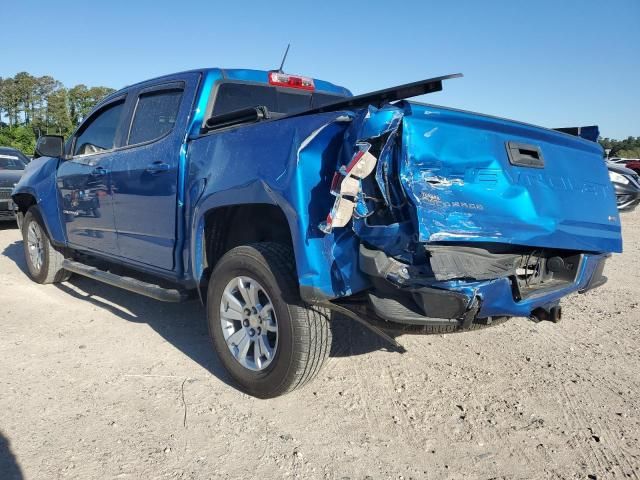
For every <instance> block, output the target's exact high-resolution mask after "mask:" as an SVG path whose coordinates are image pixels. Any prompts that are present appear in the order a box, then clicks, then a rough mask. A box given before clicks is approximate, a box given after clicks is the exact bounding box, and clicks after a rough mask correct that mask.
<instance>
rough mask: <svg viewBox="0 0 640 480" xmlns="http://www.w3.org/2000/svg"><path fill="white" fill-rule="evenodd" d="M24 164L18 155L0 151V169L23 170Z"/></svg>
mask: <svg viewBox="0 0 640 480" xmlns="http://www.w3.org/2000/svg"><path fill="white" fill-rule="evenodd" d="M25 166H26V165H25V163H24V162H23V161H22V160H20V158H19V157H18V155H16V154H13V153H5V152H2V151H0V170H24V169H25Z"/></svg>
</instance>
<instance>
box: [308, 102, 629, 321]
mask: <svg viewBox="0 0 640 480" xmlns="http://www.w3.org/2000/svg"><path fill="white" fill-rule="evenodd" d="M341 152H342V154H341V155H342V156H341V158H340V160H339V162H338V165H337V166H336V171H335V174H334V176H333V181H332V182H331V194H332V195H333V196H334V197H335V198H334V204H333V208H332V209H331V211H330V212H328V215H327V218H326V220H325V221H324V222H322V223H321V224H320V225H319V228H320V229H321V230H322V231H323V232H324V233H325V234H327V235H334V236H335V237H336V238H344V237H345V235H346V236H353V237H355V239H356V241H355V242H353V243H355V245H356V248H357V253H355V254H357V256H358V270H359V272H358V273H359V274H360V275H362V277H363V278H365V279H366V284H367V285H368V287H367V288H364V289H362V291H360V292H352V293H354V294H355V295H352V296H351V297H350V298H348V299H344V298H343V299H339V300H336V301H337V302H338V303H342V304H345V305H346V304H349V305H348V306H350V307H351V308H352V310H358V309H359V312H360V313H361V314H362V312H364V311H365V310H366V312H367V313H368V314H369V316H370V318H371V319H375V320H377V321H379V322H381V325H382V326H386V327H395V328H399V329H403V330H412V331H423V332H428V331H451V330H455V329H464V328H470V327H471V326H473V325H474V324H488V323H491V322H492V321H494V320H495V319H496V318H498V317H509V316H531V317H534V318H537V319H550V320H558V319H559V318H560V315H561V311H560V308H559V301H560V299H561V298H562V297H564V296H566V295H568V294H570V293H573V292H581V293H583V292H586V291H587V290H590V289H592V288H595V287H597V286H599V285H601V284H603V283H604V282H605V281H606V278H605V277H604V276H603V275H602V272H603V267H604V262H605V259H606V258H607V256H608V255H609V254H610V253H611V252H620V251H621V250H622V241H621V233H620V220H619V216H618V213H617V209H616V204H615V195H614V192H613V189H612V186H611V183H610V182H609V180H608V173H607V168H606V166H605V164H604V162H603V159H602V150H601V148H600V147H599V146H598V145H597V144H595V143H593V142H588V141H585V140H582V139H579V138H576V137H572V136H570V135H566V134H563V133H560V132H556V131H552V130H547V129H543V128H539V127H535V126H531V125H526V124H522V123H518V122H513V121H508V120H504V119H498V118H494V117H488V116H484V115H479V114H473V113H469V112H463V111H457V110H452V109H447V108H442V107H435V106H430V105H422V104H417V103H411V102H407V101H399V102H396V103H393V104H388V103H387V104H382V105H380V104H378V105H376V106H373V105H369V106H368V107H367V108H362V109H359V110H354V111H353V115H352V122H351V123H350V126H349V127H348V129H347V130H346V132H345V134H344V141H343V145H342V148H341ZM346 232H350V235H347V233H346ZM356 304H357V305H358V306H357V307H355V306H354V305H356Z"/></svg>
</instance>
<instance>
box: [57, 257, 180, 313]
mask: <svg viewBox="0 0 640 480" xmlns="http://www.w3.org/2000/svg"><path fill="white" fill-rule="evenodd" d="M62 268H64V269H65V270H67V271H68V272H73V273H77V274H78V275H82V276H83V277H89V278H92V279H93V280H97V281H98V282H102V283H106V284H109V285H112V286H114V287H119V288H122V289H124V290H128V291H130V292H134V293H138V294H140V295H144V296H145V297H151V298H155V299H156V300H160V301H161V302H174V303H177V302H182V301H184V300H186V299H187V294H186V292H183V291H180V290H177V289H170V288H162V287H160V286H159V285H153V284H151V283H146V282H141V281H140V280H136V279H135V278H131V277H121V276H120V275H116V274H114V273H111V272H105V271H104V270H100V269H98V268H95V267H91V266H89V265H85V264H84V263H79V262H74V261H73V260H69V259H65V260H64V261H63V262H62Z"/></svg>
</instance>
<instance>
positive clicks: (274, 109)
mask: <svg viewBox="0 0 640 480" xmlns="http://www.w3.org/2000/svg"><path fill="white" fill-rule="evenodd" d="M343 98H345V97H343V96H340V95H332V94H329V93H322V92H318V91H306V90H296V89H293V88H286V87H274V86H270V85H258V84H253V83H246V82H223V83H221V84H220V85H219V86H218V90H217V93H216V95H215V101H214V104H213V111H212V115H214V116H215V115H222V114H225V113H229V112H233V111H234V110H241V109H243V108H250V107H257V106H259V105H260V106H264V107H267V109H268V110H269V112H270V113H272V114H273V115H274V116H275V117H278V116H284V115H290V114H293V113H298V112H301V111H303V110H307V109H310V108H315V107H321V106H323V105H328V104H330V103H334V102H337V101H339V100H341V99H343Z"/></svg>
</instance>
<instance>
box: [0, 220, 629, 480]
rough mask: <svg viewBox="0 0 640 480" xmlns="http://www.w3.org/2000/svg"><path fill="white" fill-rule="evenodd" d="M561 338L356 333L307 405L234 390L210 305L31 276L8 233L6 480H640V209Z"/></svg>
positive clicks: (340, 327) (537, 330)
mask: <svg viewBox="0 0 640 480" xmlns="http://www.w3.org/2000/svg"><path fill="white" fill-rule="evenodd" d="M623 223H624V229H625V232H624V234H625V253H624V254H623V255H621V256H616V257H614V258H613V259H612V261H610V263H609V265H608V268H607V271H606V274H607V275H608V276H609V279H610V280H609V283H607V284H606V285H605V286H604V287H602V288H600V289H598V290H597V291H595V292H591V293H589V294H587V295H582V296H578V295H575V296H573V297H571V298H569V299H568V300H566V301H565V302H564V318H563V321H562V323H560V324H558V325H554V324H551V323H549V322H544V323H539V324H535V323H532V322H530V321H528V320H526V319H521V318H518V319H513V320H511V321H509V322H507V323H506V324H504V325H500V326H496V327H493V328H490V329H486V330H482V331H478V332H472V333H465V334H454V335H443V336H429V337H404V338H402V339H401V340H402V341H403V343H404V344H405V345H406V347H407V349H408V353H406V354H404V355H400V354H398V353H392V352H388V351H386V350H385V349H384V346H383V344H382V343H380V342H379V341H378V340H377V339H376V338H374V337H372V336H371V335H369V334H367V333H366V332H364V331H362V330H361V329H360V328H358V327H356V326H353V325H351V324H349V323H347V321H342V322H339V321H337V322H336V326H335V330H336V331H335V333H334V335H335V337H336V338H337V341H336V343H335V345H334V353H333V356H332V358H330V360H329V362H328V365H327V366H326V368H325V369H324V370H323V372H321V374H320V377H319V378H318V379H317V380H316V381H315V382H314V383H313V384H311V385H310V386H308V387H307V388H306V389H303V390H301V391H299V392H296V393H293V394H290V395H288V396H286V397H283V398H279V399H276V400H268V401H265V400H256V399H254V398H251V397H248V396H246V395H244V394H242V393H240V392H238V391H237V390H236V389H235V388H234V387H233V386H232V385H230V384H229V379H228V378H227V377H226V376H225V374H224V372H222V371H221V367H220V365H219V363H218V362H217V360H216V358H215V357H214V355H213V353H212V352H211V350H210V348H209V344H208V338H207V335H206V328H205V325H204V322H203V318H204V311H203V309H202V308H201V307H200V305H199V304H198V303H197V302H191V303H187V304H182V305H169V304H162V303H159V302H156V301H153V300H149V299H146V298H143V297H139V296H136V295H134V294H129V293H126V292H123V291H120V290H117V289H115V288H111V287H108V286H105V285H101V284H98V283H95V282H93V281H89V280H86V279H82V278H79V277H75V278H73V279H72V280H71V282H69V283H66V284H62V285H58V286H51V285H48V286H40V285H36V284H34V283H32V282H31V281H30V280H29V279H28V278H27V276H26V274H25V273H24V272H25V265H24V262H23V260H22V243H21V241H20V236H19V232H18V230H17V229H15V228H10V227H0V478H2V479H3V480H7V479H11V478H22V477H21V475H22V476H23V477H24V478H28V479H36V478H37V479H55V478H80V479H90V478H145V479H152V478H153V479H155V478H161V479H164V478H167V479H169V478H171V479H173V478H179V479H187V478H189V479H190V478H197V479H201V478H203V479H204V478H252V477H258V478H264V479H267V478H286V477H289V478H304V479H308V478H331V479H333V478H337V479H341V478H350V479H364V478H374V479H378V478H399V479H409V478H443V477H450V478H482V479H486V478H598V479H600V478H627V477H628V478H636V479H637V478H638V477H639V476H640V441H639V436H640V412H639V408H640V347H639V345H640V331H639V330H640V329H639V327H640V307H639V305H640V270H638V268H637V265H638V262H640V213H636V214H626V215H624V216H623Z"/></svg>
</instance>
